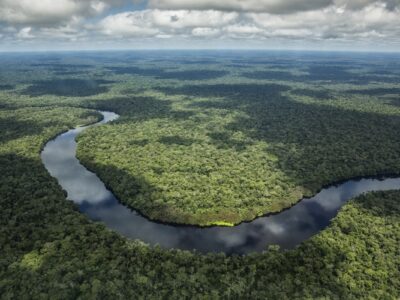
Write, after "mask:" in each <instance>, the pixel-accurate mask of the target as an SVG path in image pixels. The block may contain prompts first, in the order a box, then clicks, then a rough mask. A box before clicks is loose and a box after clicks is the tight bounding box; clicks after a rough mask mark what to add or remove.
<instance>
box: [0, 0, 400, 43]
mask: <svg viewBox="0 0 400 300" xmlns="http://www.w3.org/2000/svg"><path fill="white" fill-rule="evenodd" d="M124 1H125V3H128V2H129V5H128V6H126V9H125V10H124V9H123V8H124V7H123V6H121V7H120V8H119V9H118V12H117V13H116V12H115V11H116V10H110V8H112V6H114V5H116V4H123V3H124ZM127 1H128V2H127ZM112 12H113V13H112ZM0 24H3V26H2V27H0V34H1V35H2V40H3V41H4V40H7V41H13V39H14V40H15V41H22V42H23V41H29V42H30V43H32V42H34V41H38V43H39V42H40V41H45V40H47V41H53V40H64V41H81V40H86V41H88V43H90V41H93V42H96V43H97V42H98V43H99V44H101V43H102V42H103V41H114V42H115V41H118V42H120V43H124V42H125V41H128V40H129V41H133V40H135V41H143V40H146V41H154V42H153V45H157V43H158V42H159V43H162V44H163V45H168V43H170V46H171V47H176V46H177V45H176V44H175V43H174V41H175V40H185V41H189V43H188V42H186V44H185V43H184V45H189V44H190V41H191V39H193V41H199V40H203V39H205V40H206V39H208V40H210V41H219V42H220V45H222V46H223V45H224V43H227V44H226V45H229V46H230V47H232V45H238V46H242V45H247V44H248V41H250V40H251V41H252V42H258V43H259V44H262V43H265V44H266V45H271V43H274V42H275V41H276V40H278V39H279V40H280V41H285V42H284V43H290V42H292V41H300V42H302V43H303V44H307V43H315V42H318V43H320V44H321V45H322V44H323V43H324V42H326V41H338V42H342V41H347V42H348V43H349V44H356V43H358V42H359V41H361V42H368V43H370V44H379V43H392V45H394V46H393V47H397V49H400V48H399V47H400V0H381V1H375V0H297V1H286V0H285V1H284V0H219V1H215V0H213V1H211V0H197V1H194V0H150V1H149V3H148V6H147V7H144V6H143V3H142V5H141V6H140V9H138V10H132V0H117V1H113V0H57V1H55V0H0ZM240 40H246V42H245V43H241V42H240ZM230 41H235V42H236V44H229V42H230ZM271 41H272V42H271ZM3 44H4V43H3ZM203 44H204V43H203ZM0 47H1V46H0Z"/></svg>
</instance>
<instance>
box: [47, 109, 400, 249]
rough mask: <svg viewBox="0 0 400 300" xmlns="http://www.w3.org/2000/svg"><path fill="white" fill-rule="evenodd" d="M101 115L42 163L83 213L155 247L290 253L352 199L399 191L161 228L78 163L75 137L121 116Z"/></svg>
mask: <svg viewBox="0 0 400 300" xmlns="http://www.w3.org/2000/svg"><path fill="white" fill-rule="evenodd" d="M101 113H102V114H103V116H104V119H103V121H101V122H99V123H97V124H95V125H91V126H86V127H79V128H77V129H73V130H70V131H68V132H66V133H64V134H61V135H60V136H58V137H57V138H56V139H55V140H53V141H50V142H49V143H48V144H47V145H46V147H45V148H44V150H43V152H42V161H43V163H44V165H45V167H46V168H47V170H48V171H49V172H50V174H51V175H52V176H53V177H55V178H57V180H58V182H59V183H60V185H61V186H62V187H63V189H64V190H66V191H67V192H68V199H70V200H72V201H74V202H75V203H77V204H78V205H79V207H80V210H81V211H82V212H83V213H85V214H86V215H87V216H89V217H90V218H91V219H93V220H96V221H101V222H103V223H105V224H106V225H107V226H108V227H109V228H111V229H113V230H115V231H117V232H119V233H120V234H122V235H124V236H126V237H129V238H133V239H140V240H142V241H144V242H146V243H149V244H151V245H155V244H158V245H160V246H162V247H165V248H179V249H187V250H192V249H196V250H197V251H199V252H225V253H228V254H231V253H239V254H244V253H249V252H256V251H257V252H260V251H263V250H265V249H266V248H267V246H268V245H273V244H276V245H279V246H280V247H281V248H283V249H289V248H293V247H295V246H297V245H298V244H300V243H301V242H302V241H304V240H306V239H308V238H309V237H311V236H312V235H314V234H316V233H318V232H319V231H320V230H322V229H324V228H325V227H326V226H328V224H329V222H330V220H331V219H332V218H333V217H334V216H335V215H336V214H337V211H338V210H339V208H340V207H341V206H342V205H343V204H344V203H345V202H346V201H348V200H349V199H351V198H353V197H355V196H358V195H360V194H362V193H365V192H369V191H378V190H390V189H399V187H400V178H390V179H385V180H378V179H362V180H357V181H356V180H349V181H347V182H345V183H343V184H340V185H338V186H332V187H329V188H326V189H323V190H322V191H321V192H320V193H318V194H317V195H316V196H314V197H313V198H310V199H304V200H302V201H301V202H299V203H298V204H296V205H295V206H293V207H292V208H290V209H288V210H285V211H283V212H281V213H279V214H277V215H272V216H268V217H262V218H258V219H256V220H254V221H253V222H250V223H243V224H240V225H238V226H235V227H211V228H197V227H191V226H172V225H165V224H159V223H155V222H152V221H149V220H148V219H146V218H144V217H142V216H141V215H139V214H138V213H137V212H135V211H132V210H130V209H129V208H127V207H125V206H124V205H122V204H120V203H119V202H118V200H117V199H116V198H115V197H114V195H113V194H112V193H111V192H110V191H108V190H107V189H106V187H105V186H104V184H103V182H102V181H101V180H100V179H99V178H98V177H97V176H96V175H95V174H94V173H92V172H89V171H88V170H87V169H86V168H85V167H83V166H82V165H81V164H80V163H79V161H78V160H77V159H76V157H75V154H76V142H75V137H76V136H77V135H78V134H79V133H80V132H82V131H83V130H85V129H86V128H89V127H92V126H97V125H100V124H104V123H108V122H110V121H112V120H115V119H117V118H118V115H116V114H114V113H111V112H101Z"/></svg>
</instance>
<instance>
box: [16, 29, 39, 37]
mask: <svg viewBox="0 0 400 300" xmlns="http://www.w3.org/2000/svg"><path fill="white" fill-rule="evenodd" d="M17 37H18V38H20V39H33V38H34V37H35V36H34V35H32V28H31V27H24V28H22V29H21V30H20V31H19V32H18V33H17Z"/></svg>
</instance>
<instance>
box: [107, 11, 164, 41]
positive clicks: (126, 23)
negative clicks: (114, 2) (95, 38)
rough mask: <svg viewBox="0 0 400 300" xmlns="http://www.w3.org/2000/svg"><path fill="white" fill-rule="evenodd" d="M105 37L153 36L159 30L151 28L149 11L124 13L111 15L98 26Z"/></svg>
mask: <svg viewBox="0 0 400 300" xmlns="http://www.w3.org/2000/svg"><path fill="white" fill-rule="evenodd" d="M99 28H100V30H101V31H102V32H103V33H105V34H107V35H116V36H141V37H143V36H155V35H156V34H158V33H159V30H158V29H157V28H156V27H154V26H153V22H152V17H151V11H137V12H125V13H120V14H116V15H111V16H108V17H106V18H105V19H103V20H102V21H101V22H100V24H99Z"/></svg>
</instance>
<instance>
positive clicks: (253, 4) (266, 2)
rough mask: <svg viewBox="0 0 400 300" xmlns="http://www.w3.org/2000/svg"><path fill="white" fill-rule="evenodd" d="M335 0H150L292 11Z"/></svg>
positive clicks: (161, 4)
mask: <svg viewBox="0 0 400 300" xmlns="http://www.w3.org/2000/svg"><path fill="white" fill-rule="evenodd" d="M332 3H333V0H297V1H287V0H217V1H215V0H150V1H149V6H150V7H151V8H159V9H177V10H179V9H195V10H210V9H215V10H225V11H227V10H231V11H252V12H269V13H292V12H297V11H307V10H316V9H320V8H323V7H327V6H329V5H331V4H332Z"/></svg>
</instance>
